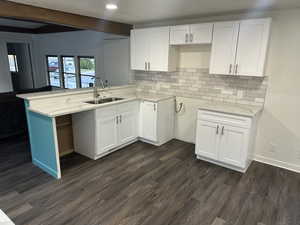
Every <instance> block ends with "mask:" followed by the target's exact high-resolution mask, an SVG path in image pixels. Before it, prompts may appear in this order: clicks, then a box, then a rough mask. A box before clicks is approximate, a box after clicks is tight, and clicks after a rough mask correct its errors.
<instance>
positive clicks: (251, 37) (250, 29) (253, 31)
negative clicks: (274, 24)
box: [235, 19, 271, 76]
mask: <svg viewBox="0 0 300 225" xmlns="http://www.w3.org/2000/svg"><path fill="white" fill-rule="evenodd" d="M270 24H271V19H253V20H244V21H241V23H240V32H239V41H238V47H237V56H236V67H235V73H236V74H237V75H244V76H264V66H265V61H266V54H267V46H268V40H269V32H270Z"/></svg>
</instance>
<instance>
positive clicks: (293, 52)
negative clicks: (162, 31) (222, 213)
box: [136, 9, 300, 172]
mask: <svg viewBox="0 0 300 225" xmlns="http://www.w3.org/2000/svg"><path fill="white" fill-rule="evenodd" d="M255 17H272V19H273V21H272V28H271V29H272V30H271V40H270V48H269V54H268V57H267V66H266V74H267V75H268V77H269V81H268V90H267V95H266V102H265V107H264V111H263V114H262V116H261V118H260V120H259V124H258V134H257V138H256V146H255V155H256V159H257V160H260V161H263V162H266V163H270V164H273V165H277V166H281V167H286V168H289V169H292V170H295V171H298V172H300V129H299V128H300V57H299V53H300V29H299V22H300V9H293V10H281V11H272V12H266V13H262V12H259V13H253V12H251V13H249V14H243V15H240V14H236V15H229V16H228V15H227V16H218V17H206V18H200V19H194V20H177V21H162V22H158V23H155V24H143V25H138V26H136V27H147V26H160V25H170V24H185V23H195V22H206V21H223V20H236V19H246V18H255ZM182 50H183V54H186V55H185V59H191V57H192V58H193V57H194V56H195V55H197V53H195V52H194V51H193V48H191V49H190V50H189V49H182ZM201 57H202V56H201ZM201 57H200V58H201ZM205 57H206V56H204V61H203V63H199V65H198V67H199V68H201V67H206V64H207V62H206V59H205ZM190 62H191V61H190V60H185V61H182V62H181V66H183V67H189V63H190ZM194 64H195V62H193V65H194ZM177 100H178V102H183V103H184V104H185V108H184V112H183V113H180V114H178V115H177V116H176V131H175V134H176V137H177V138H178V139H181V140H185V141H188V142H194V140H195V139H194V136H195V129H196V128H195V122H196V111H197V105H198V104H199V102H200V100H196V99H191V98H177Z"/></svg>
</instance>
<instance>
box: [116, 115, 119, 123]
mask: <svg viewBox="0 0 300 225" xmlns="http://www.w3.org/2000/svg"><path fill="white" fill-rule="evenodd" d="M116 122H117V124H118V123H119V116H117V117H116Z"/></svg>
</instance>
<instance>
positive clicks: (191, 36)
mask: <svg viewBox="0 0 300 225" xmlns="http://www.w3.org/2000/svg"><path fill="white" fill-rule="evenodd" d="M193 40H194V35H193V34H190V42H191V43H193Z"/></svg>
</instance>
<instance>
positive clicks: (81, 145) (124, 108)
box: [73, 101, 139, 159]
mask: <svg viewBox="0 0 300 225" xmlns="http://www.w3.org/2000/svg"><path fill="white" fill-rule="evenodd" d="M138 111H139V101H133V102H128V103H121V104H118V105H113V106H107V107H103V108H99V109H96V110H93V111H89V112H84V113H78V114H75V115H73V134H74V145H75V152H78V153H80V154H82V155H85V156H87V157H89V158H92V159H98V158H100V157H102V156H104V155H106V154H108V153H110V152H112V151H114V150H117V149H118V148H120V147H123V146H125V145H126V144H129V143H131V142H132V141H134V140H136V139H137V137H138Z"/></svg>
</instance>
